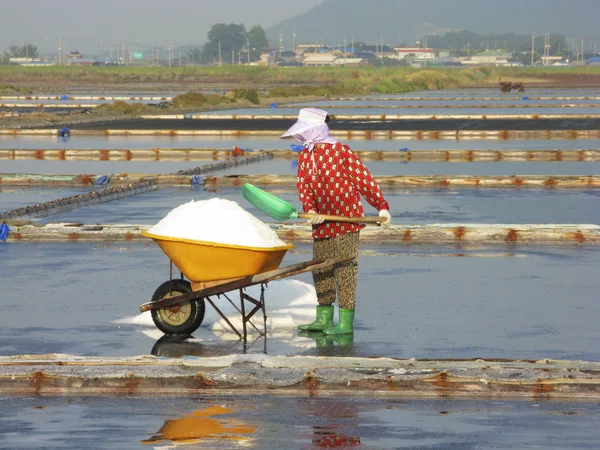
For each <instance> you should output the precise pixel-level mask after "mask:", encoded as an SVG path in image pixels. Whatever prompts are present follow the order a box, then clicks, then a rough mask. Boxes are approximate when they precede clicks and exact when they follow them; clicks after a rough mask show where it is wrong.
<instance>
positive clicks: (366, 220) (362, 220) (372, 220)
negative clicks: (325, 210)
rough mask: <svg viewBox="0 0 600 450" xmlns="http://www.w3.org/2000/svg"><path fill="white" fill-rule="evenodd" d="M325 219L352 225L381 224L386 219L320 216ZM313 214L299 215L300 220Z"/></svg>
mask: <svg viewBox="0 0 600 450" xmlns="http://www.w3.org/2000/svg"><path fill="white" fill-rule="evenodd" d="M319 215H320V216H321V217H322V218H323V219H325V220H329V221H331V222H350V223H379V222H383V221H385V217H379V216H374V217H373V216H372V217H345V216H328V215H326V214H319ZM312 216H313V214H305V213H301V214H298V218H300V219H310V218H311V217H312Z"/></svg>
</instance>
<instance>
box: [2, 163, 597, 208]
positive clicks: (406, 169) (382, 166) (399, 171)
mask: <svg viewBox="0 0 600 450" xmlns="http://www.w3.org/2000/svg"><path fill="white" fill-rule="evenodd" d="M215 163H218V161H213V160H209V159H206V160H204V161H197V160H196V161H178V162H174V161H166V162H162V161H68V162H65V161H35V160H16V161H2V169H1V170H2V171H3V172H4V173H35V174H81V173H85V174H121V173H131V174H136V173H138V174H167V173H175V172H177V171H178V170H183V169H191V168H193V167H200V166H204V165H209V164H215ZM364 163H365V165H366V166H367V167H368V168H369V170H370V171H371V172H372V173H373V174H375V175H438V174H444V175H448V176H451V175H481V176H484V175H505V176H511V175H593V174H598V173H600V162H596V161H586V162H471V163H469V162H464V163H444V162H412V161H410V162H402V161H368V160H365V161H364ZM297 170H298V166H297V162H296V161H294V160H291V159H269V160H261V161H257V162H253V163H249V164H240V165H238V166H232V167H230V168H228V169H225V170H215V171H214V172H213V173H209V172H207V173H205V174H203V175H213V176H217V177H220V176H224V175H232V174H236V175H247V174H250V175H254V174H274V175H295V174H296V173H297ZM1 203H2V200H1V199H0V204H1Z"/></svg>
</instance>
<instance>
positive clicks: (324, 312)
mask: <svg viewBox="0 0 600 450" xmlns="http://www.w3.org/2000/svg"><path fill="white" fill-rule="evenodd" d="M331 327H333V305H326V306H322V305H318V306H317V318H316V319H315V321H314V322H313V323H309V324H306V325H298V329H299V330H301V331H323V330H324V329H325V328H331Z"/></svg>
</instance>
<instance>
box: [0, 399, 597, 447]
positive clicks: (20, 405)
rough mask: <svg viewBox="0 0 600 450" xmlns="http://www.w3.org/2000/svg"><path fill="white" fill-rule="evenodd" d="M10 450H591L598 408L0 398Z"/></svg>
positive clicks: (2, 430) (2, 432)
mask: <svg viewBox="0 0 600 450" xmlns="http://www.w3.org/2000/svg"><path fill="white" fill-rule="evenodd" d="M0 409H1V410H2V411H3V414H2V416H0V438H2V445H3V446H6V448H12V449H31V448H48V449H84V448H85V449H87V448H94V449H115V448H119V449H138V448H157V449H173V448H182V449H200V448H202V449H205V448H211V449H213V448H227V449H231V448H257V449H279V448H290V449H317V448H346V449H348V448H361V449H362V448H366V449H392V448H411V449H499V448H504V449H529V448H544V449H575V448H577V449H596V448H598V445H597V443H598V440H599V439H600V431H598V427H597V426H596V424H597V423H598V420H599V418H600V409H599V407H598V405H597V404H593V403H591V404H587V403H552V402H534V401H522V402H509V401H505V402H496V401H494V402H474V401H462V400H439V399H432V400H411V399H397V400H378V399H352V398H289V397H268V396H260V397H218V396H216V397H215V396H211V397H210V398H204V397H191V398H190V397H186V398H164V399H152V400H149V399H143V398H121V399H119V398H85V397H84V398H69V399H63V398H10V399H6V398H3V399H0Z"/></svg>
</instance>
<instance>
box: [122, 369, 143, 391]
mask: <svg viewBox="0 0 600 450" xmlns="http://www.w3.org/2000/svg"><path fill="white" fill-rule="evenodd" d="M140 384H142V380H141V379H140V378H139V377H137V376H136V375H135V373H133V372H131V373H130V374H129V375H128V376H127V379H126V381H125V387H126V388H127V391H128V393H129V394H133V393H134V392H135V390H136V389H137V387H138V386H139V385H140Z"/></svg>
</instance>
